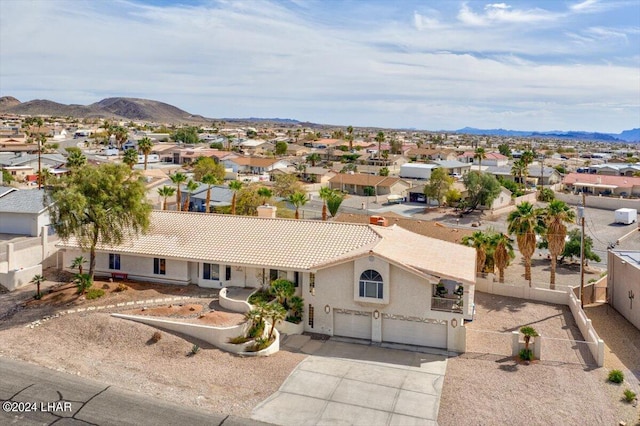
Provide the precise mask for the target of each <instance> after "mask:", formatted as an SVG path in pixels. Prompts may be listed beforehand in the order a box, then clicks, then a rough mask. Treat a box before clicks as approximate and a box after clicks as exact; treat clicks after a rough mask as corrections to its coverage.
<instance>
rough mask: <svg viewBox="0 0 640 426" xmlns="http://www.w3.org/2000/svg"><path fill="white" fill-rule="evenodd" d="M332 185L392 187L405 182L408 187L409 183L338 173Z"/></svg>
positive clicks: (362, 174)
mask: <svg viewBox="0 0 640 426" xmlns="http://www.w3.org/2000/svg"><path fill="white" fill-rule="evenodd" d="M329 182H331V183H339V184H344V185H364V186H392V185H394V184H396V183H397V182H404V183H406V184H407V186H410V185H409V183H408V182H407V181H405V180H402V179H400V178H397V177H391V176H376V175H369V174H364V173H354V174H351V173H338V174H337V175H335V176H334V177H332V178H331V179H329Z"/></svg>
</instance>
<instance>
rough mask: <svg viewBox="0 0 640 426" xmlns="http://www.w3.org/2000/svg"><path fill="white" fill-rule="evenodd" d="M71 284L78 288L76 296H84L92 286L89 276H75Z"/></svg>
mask: <svg viewBox="0 0 640 426" xmlns="http://www.w3.org/2000/svg"><path fill="white" fill-rule="evenodd" d="M73 283H74V284H75V285H76V287H78V294H84V293H85V292H86V291H87V290H88V289H90V288H91V286H92V285H93V280H92V279H91V276H90V275H89V274H76V275H75V279H74V281H73Z"/></svg>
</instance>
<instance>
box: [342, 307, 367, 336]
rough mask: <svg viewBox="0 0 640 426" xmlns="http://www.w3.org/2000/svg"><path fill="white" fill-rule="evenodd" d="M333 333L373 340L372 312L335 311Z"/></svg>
mask: <svg viewBox="0 0 640 426" xmlns="http://www.w3.org/2000/svg"><path fill="white" fill-rule="evenodd" d="M333 312H334V314H333V335H334V336H342V337H354V338H356V339H367V340H371V314H366V315H362V314H360V315H358V314H355V313H347V312H340V311H338V310H334V311H333Z"/></svg>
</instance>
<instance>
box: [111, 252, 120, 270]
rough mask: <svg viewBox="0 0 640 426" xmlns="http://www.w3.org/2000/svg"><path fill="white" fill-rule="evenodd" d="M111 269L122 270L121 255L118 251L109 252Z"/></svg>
mask: <svg viewBox="0 0 640 426" xmlns="http://www.w3.org/2000/svg"><path fill="white" fill-rule="evenodd" d="M109 269H116V270H120V255H119V254H117V253H109Z"/></svg>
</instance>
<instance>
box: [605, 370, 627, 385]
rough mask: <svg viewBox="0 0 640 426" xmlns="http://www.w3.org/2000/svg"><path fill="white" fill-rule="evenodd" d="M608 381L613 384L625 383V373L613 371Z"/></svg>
mask: <svg viewBox="0 0 640 426" xmlns="http://www.w3.org/2000/svg"><path fill="white" fill-rule="evenodd" d="M607 380H609V381H610V382H612V383H622V382H623V381H624V373H623V372H622V371H620V370H611V371H610V372H609V377H607Z"/></svg>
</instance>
